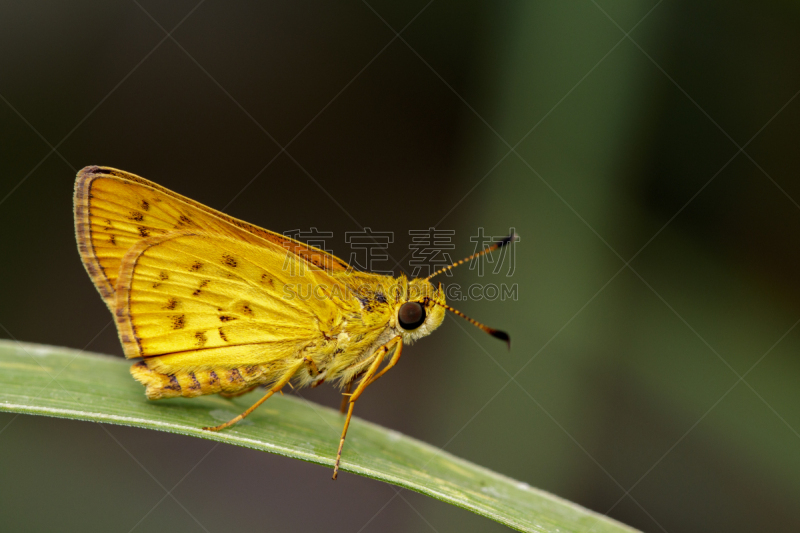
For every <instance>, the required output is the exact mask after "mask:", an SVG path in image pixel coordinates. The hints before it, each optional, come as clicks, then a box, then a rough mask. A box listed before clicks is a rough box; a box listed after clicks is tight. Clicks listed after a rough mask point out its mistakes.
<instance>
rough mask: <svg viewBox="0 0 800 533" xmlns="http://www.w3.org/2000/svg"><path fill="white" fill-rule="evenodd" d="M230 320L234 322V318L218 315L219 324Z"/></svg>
mask: <svg viewBox="0 0 800 533" xmlns="http://www.w3.org/2000/svg"><path fill="white" fill-rule="evenodd" d="M231 320H236V317H233V316H228V315H220V317H219V321H220V322H229V321H231Z"/></svg>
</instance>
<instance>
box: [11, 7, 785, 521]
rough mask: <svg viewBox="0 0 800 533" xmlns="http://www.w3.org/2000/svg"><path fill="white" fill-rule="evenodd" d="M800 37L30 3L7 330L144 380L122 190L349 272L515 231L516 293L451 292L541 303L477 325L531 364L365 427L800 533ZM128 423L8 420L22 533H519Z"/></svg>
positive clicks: (699, 23) (437, 391)
mask: <svg viewBox="0 0 800 533" xmlns="http://www.w3.org/2000/svg"><path fill="white" fill-rule="evenodd" d="M798 27H800V8H798V4H796V3H794V2H786V1H768V2H761V3H758V4H755V3H748V2H741V1H737V2H724V3H723V2H711V3H703V4H698V3H696V2H689V1H670V0H665V1H661V2H649V1H648V2H635V3H634V2H622V1H609V0H596V1H592V0H589V1H585V2H584V1H580V2H552V1H546V2H484V3H480V2H453V1H446V0H437V1H435V2H430V3H427V2H425V1H423V2H386V1H378V0H374V1H372V0H370V1H369V2H368V3H367V2H335V3H333V2H288V1H284V2H219V1H213V0H207V1H205V2H200V3H199V4H198V2H196V1H195V0H189V1H180V2H178V1H176V2H169V3H163V2H156V1H153V0H136V1H126V2H107V1H97V2H88V1H79V2H68V3H67V2H59V1H51V2H39V1H35V2H4V3H2V4H0V99H1V100H2V101H1V102H0V232H1V233H0V235H2V241H1V242H2V256H3V260H2V261H0V273H1V274H2V275H0V294H1V295H2V300H1V301H2V305H1V306H0V326H1V327H0V337H3V338H14V339H18V340H25V341H32V342H41V343H49V344H57V345H63V346H70V347H74V348H78V349H84V348H85V349H87V350H90V351H96V352H104V353H112V354H117V355H120V356H121V353H122V352H121V349H120V346H119V343H118V340H117V336H116V332H115V330H114V326H113V325H112V324H111V323H110V316H109V313H108V311H107V309H106V308H105V306H104V304H103V303H102V302H101V299H100V297H99V296H98V294H97V293H96V291H95V289H94V288H93V286H92V284H91V282H90V280H89V278H88V276H87V275H86V273H85V272H84V270H83V267H82V265H81V263H80V260H79V257H78V254H77V250H76V246H75V239H74V235H73V223H72V186H73V181H74V175H75V172H76V171H77V170H78V169H80V168H81V167H83V166H85V165H89V164H99V165H109V166H114V167H117V168H121V169H124V170H127V171H130V172H134V173H136V174H139V175H141V176H144V177H146V178H148V179H151V180H153V181H156V182H158V183H160V184H162V185H164V186H166V187H168V188H170V189H173V190H175V191H177V192H179V193H181V194H184V195H187V196H189V197H191V198H194V199H196V200H198V201H200V202H203V203H205V204H208V205H210V206H212V207H215V208H217V209H223V208H224V209H225V210H226V212H228V213H229V214H231V215H233V216H236V217H239V218H242V219H245V220H247V221H249V222H252V223H255V224H258V225H260V226H263V227H266V228H268V229H271V230H274V231H285V230H291V229H296V228H301V229H308V228H310V227H312V226H313V227H317V228H319V229H320V230H323V231H332V232H334V238H333V239H332V240H331V242H330V248H332V249H333V250H334V252H335V253H337V254H338V255H341V256H343V257H344V258H345V259H347V257H348V255H349V245H347V244H346V243H345V241H344V233H345V232H346V231H357V230H359V229H360V228H361V227H370V228H372V229H373V230H376V231H393V232H394V233H395V241H394V243H393V244H392V245H391V246H390V248H389V253H390V254H391V255H392V257H394V258H395V259H397V260H400V258H402V257H404V256H405V255H406V254H407V252H408V251H409V248H408V247H409V243H410V242H411V240H410V237H409V235H408V230H412V229H426V228H429V227H437V228H440V229H452V230H455V237H454V239H453V242H454V244H455V245H456V250H455V251H453V252H452V255H453V256H454V258H458V256H463V255H466V254H468V253H471V252H472V250H473V247H474V244H473V243H471V242H470V240H469V237H470V236H471V235H475V234H476V231H477V228H479V227H484V228H486V232H487V233H490V234H495V235H500V234H503V233H505V232H506V231H507V230H508V228H510V227H515V228H516V229H517V231H518V232H519V234H520V235H521V236H522V240H521V241H520V242H519V243H518V245H517V248H516V252H517V253H516V269H515V272H514V275H513V277H512V278H507V277H506V276H505V274H500V275H498V276H495V277H494V278H493V277H492V276H487V277H486V278H480V279H479V278H478V277H477V275H476V273H475V272H474V271H470V270H468V269H466V268H462V269H459V271H457V272H456V273H455V275H454V277H453V278H448V279H447V280H446V281H450V282H458V283H461V284H463V285H464V286H466V285H468V284H470V283H474V282H481V283H486V282H495V283H504V282H505V283H511V282H513V283H517V284H518V286H519V299H518V300H517V301H502V302H501V301H499V300H498V301H465V302H459V303H458V306H459V308H460V309H461V310H462V311H464V312H465V313H467V314H468V315H470V316H473V317H474V318H476V319H478V320H481V321H484V322H486V323H487V324H489V325H492V326H495V327H499V328H502V329H505V330H507V331H509V332H510V334H511V336H512V338H513V342H514V345H513V350H512V351H511V352H506V351H505V349H504V348H503V346H502V345H501V343H499V342H497V341H496V340H494V339H491V338H489V337H488V336H486V335H484V334H482V333H481V332H480V331H478V330H477V329H474V328H472V327H470V326H469V325H468V324H466V323H465V322H460V321H456V320H447V321H446V322H445V323H444V325H443V327H442V328H440V330H439V331H437V333H436V334H435V335H433V336H432V337H431V338H429V339H425V340H424V341H422V342H420V343H419V344H418V345H415V346H414V347H413V348H411V349H409V350H407V351H406V353H405V355H404V357H403V359H402V361H401V362H400V364H399V365H398V366H397V367H396V369H394V370H393V371H392V372H391V373H390V374H388V375H387V376H386V377H385V378H384V379H383V380H382V381H381V383H380V385H378V386H376V387H373V388H371V389H370V390H369V393H368V394H366V395H365V396H364V399H363V400H362V401H361V402H359V406H358V409H357V411H356V414H357V415H359V416H361V417H364V418H366V419H369V420H372V421H375V422H378V423H380V424H382V425H385V426H387V427H390V428H393V429H396V430H398V431H402V432H404V433H406V434H409V435H411V436H414V437H417V438H420V439H422V440H424V441H426V442H429V443H432V444H434V445H437V446H442V447H445V448H446V449H447V450H448V451H450V452H452V453H454V454H456V455H458V456H461V457H464V458H466V459H469V460H471V461H474V462H476V463H478V464H481V465H485V466H486V467H489V468H491V469H494V470H497V471H499V472H502V473H504V474H507V475H509V476H512V477H514V478H516V479H519V480H523V481H525V482H527V483H529V484H531V485H533V486H536V487H540V488H543V489H546V490H548V491H552V492H554V493H556V494H558V495H560V496H563V497H565V498H567V499H569V500H572V501H575V502H578V503H580V504H582V505H584V506H586V507H589V508H591V509H594V510H596V511H598V512H601V513H608V514H609V515H610V516H612V517H614V518H616V519H618V520H621V521H623V522H625V523H628V524H630V525H632V526H635V527H637V528H640V529H642V530H645V531H653V532H657V531H665V532H670V533H671V532H677V531H680V532H695V531H696V532H706V531H726V532H750V531H787V532H788V531H798V530H800V515H798V513H797V502H798V501H800V388H798V381H799V380H800V357H798V353H799V352H800V328H796V327H795V326H796V325H797V323H798V319H800V305H798V295H800V278H798V275H797V273H798V271H800V268H799V267H800V248H798V246H797V242H798V236H800V205H798V201H800V182H798V179H797V176H798V170H800V151H799V150H798V149H797V139H798V129H800V126H798V125H800V98H796V97H797V96H798V91H800V69H799V68H798V62H797V58H798V54H799V53H800V32H798ZM400 31H402V33H401V34H400V36H399V37H398V36H397V34H396V32H400ZM167 32H172V33H171V35H170V37H168V36H167ZM287 144H288V147H287ZM283 148H285V151H283V152H282V149H283ZM388 266H389V267H390V266H391V265H388ZM401 269H402V270H405V271H406V272H409V271H410V270H411V268H410V267H409V265H408V258H406V259H404V260H403V261H401V264H400V265H399V266H398V267H396V268H395V272H397V273H399V272H400V271H401ZM32 385H33V384H32ZM300 393H301V394H302V395H303V397H305V398H309V399H311V400H313V401H316V402H320V403H323V404H327V405H332V406H333V405H337V404H338V401H339V396H338V394H337V392H336V391H335V390H334V389H332V388H330V387H320V388H318V389H314V390H303V391H300ZM142 401H145V399H144V395H142ZM108 429H109V432H110V434H111V435H113V438H109V435H108V434H106V432H104V431H102V430H101V429H100V428H98V427H96V426H95V425H94V424H91V423H81V422H71V421H62V420H56V419H46V418H41V417H29V416H15V415H9V414H0V457H2V459H0V524H2V529H3V531H171V532H179V531H180V532H182V531H187V532H188V531H208V532H213V531H237V530H238V531H244V530H254V531H275V530H279V531H320V530H323V531H354V532H356V531H364V532H367V531H439V532H444V531H501V530H503V529H504V527H502V526H499V525H497V524H495V523H494V522H491V521H489V520H487V519H485V518H482V517H478V516H476V515H472V514H470V513H469V512H467V511H463V510H461V509H457V508H454V507H451V506H448V505H446V504H443V503H440V502H437V501H434V500H431V499H428V498H425V497H422V496H419V495H417V494H414V493H409V492H407V491H400V493H399V495H398V494H397V491H396V490H395V489H394V488H393V487H391V486H388V485H384V484H381V483H378V482H375V481H371V480H367V479H362V478H359V477H357V476H353V475H343V476H341V477H340V479H339V481H338V482H336V483H331V482H330V481H329V471H327V470H326V469H323V468H320V467H318V466H314V465H309V464H305V463H301V462H299V461H295V460H289V459H285V458H281V457H277V456H272V455H268V454H264V453H259V452H255V451H251V450H245V449H238V448H234V447H226V446H219V447H218V446H215V445H214V444H213V443H210V442H205V441H200V440H197V439H191V438H186V437H180V436H176V435H167V434H159V433H155V432H149V431H142V430H134V429H130V428H123V427H116V426H109V427H108ZM335 444H336V443H335V442H334V441H332V442H331V446H335ZM176 485H177V486H176ZM170 490H171V491H172V492H171V493H170V494H171V496H166V494H167V491H170Z"/></svg>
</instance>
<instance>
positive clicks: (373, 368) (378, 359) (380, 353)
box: [333, 337, 403, 479]
mask: <svg viewBox="0 0 800 533" xmlns="http://www.w3.org/2000/svg"><path fill="white" fill-rule="evenodd" d="M397 341H400V342H401V343H402V342H403V341H402V338H401V337H395V338H393V339H392V340H390V341H389V342H387V343H386V344H384V345H383V346H381V347H380V348H378V349H377V350H376V351H375V355H374V357H375V359H374V360H373V361H372V364H370V365H369V369H368V370H367V372H366V374H365V375H364V378H363V379H362V380H361V382H360V383H359V384H358V387H356V390H355V392H354V393H353V394H352V395H351V396H350V399H349V400H348V402H349V403H350V407H349V408H348V409H347V418H346V419H345V421H344V428H343V429H342V438H341V439H340V440H339V450H338V451H337V452H336V464H334V466H333V479H336V476H338V475H339V462H340V461H341V459H342V448H344V438H345V437H346V436H347V429H348V428H349V427H350V418H351V417H352V416H353V408H354V407H355V405H356V400H358V398H359V396H361V393H362V392H364V389H366V388H367V385H369V384H370V383H371V382H372V376H374V375H375V372H377V371H378V368H379V367H380V366H381V363H382V362H383V358H384V357H385V356H386V354H387V353H388V352H389V349H390V347H391V346H392V345H394V344H395V343H397ZM393 359H394V358H393Z"/></svg>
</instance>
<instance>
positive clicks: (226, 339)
mask: <svg viewBox="0 0 800 533" xmlns="http://www.w3.org/2000/svg"><path fill="white" fill-rule="evenodd" d="M217 331H219V338H220V339H222V340H223V341H225V342H230V341H229V340H228V336H227V335H225V332H224V331H222V328H217Z"/></svg>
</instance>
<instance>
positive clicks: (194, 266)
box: [189, 261, 203, 272]
mask: <svg viewBox="0 0 800 533" xmlns="http://www.w3.org/2000/svg"><path fill="white" fill-rule="evenodd" d="M201 268H203V263H201V262H200V261H195V262H194V263H192V266H190V267H189V272H197V271H198V270H200V269H201Z"/></svg>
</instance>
